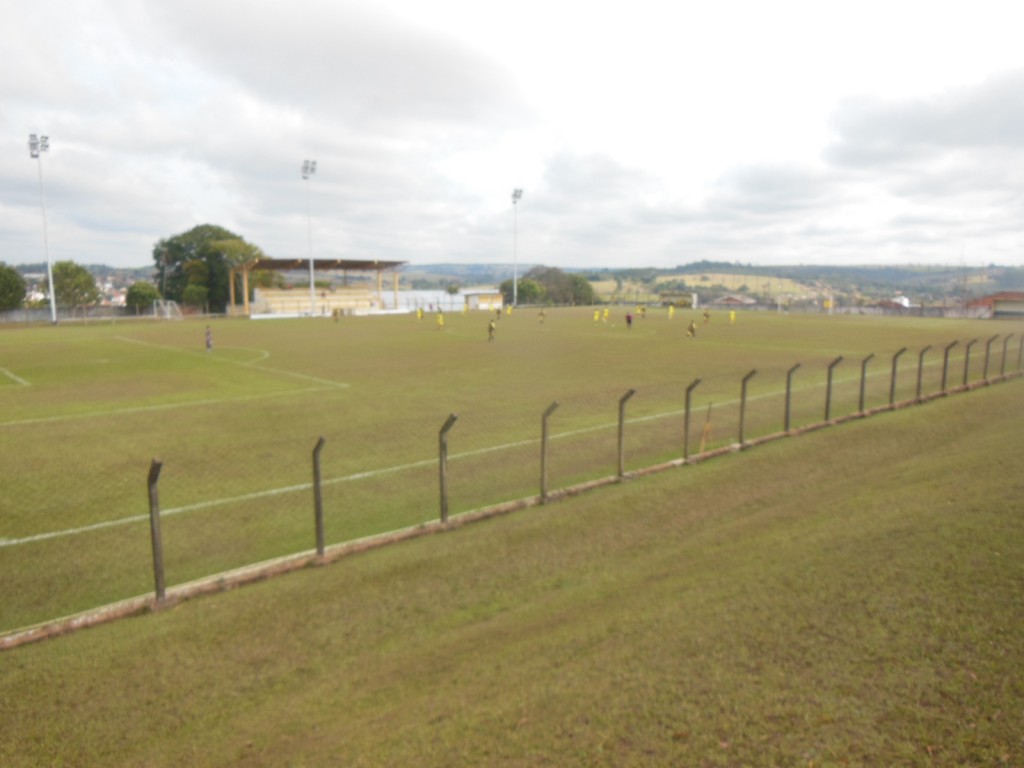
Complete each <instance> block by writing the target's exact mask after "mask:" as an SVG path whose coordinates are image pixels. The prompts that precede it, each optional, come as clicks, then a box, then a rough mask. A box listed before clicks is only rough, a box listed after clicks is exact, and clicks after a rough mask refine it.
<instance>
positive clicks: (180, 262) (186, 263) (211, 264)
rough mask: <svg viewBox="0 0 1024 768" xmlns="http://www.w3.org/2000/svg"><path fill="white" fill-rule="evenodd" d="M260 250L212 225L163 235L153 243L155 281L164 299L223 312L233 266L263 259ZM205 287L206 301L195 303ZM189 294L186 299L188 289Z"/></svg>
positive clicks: (227, 231)
mask: <svg viewBox="0 0 1024 768" xmlns="http://www.w3.org/2000/svg"><path fill="white" fill-rule="evenodd" d="M262 256H263V252H262V251H261V250H260V249H259V248H258V247H257V246H255V245H252V244H251V243H247V242H245V240H244V239H243V238H241V237H239V236H238V235H236V234H235V233H234V232H231V231H229V230H227V229H224V228H223V227H218V226H214V225H212V224H202V225H200V226H198V227H193V228H192V229H190V230H189V231H188V232H183V233H182V234H180V235H175V236H173V237H169V238H164V239H162V240H160V241H159V242H157V244H156V245H155V246H153V262H154V264H155V265H156V275H155V278H156V283H157V285H158V286H159V287H160V288H161V291H162V293H163V295H164V297H165V298H167V299H172V300H174V301H180V302H182V303H183V304H190V305H191V306H202V305H206V304H208V305H209V308H210V310H211V311H213V312H223V311H225V309H226V308H227V304H228V301H229V298H230V289H229V285H228V281H229V280H230V277H231V269H232V268H233V267H238V266H241V265H242V264H248V263H251V262H253V261H256V260H257V259H259V258H262ZM194 287H200V288H204V289H205V291H206V293H205V296H206V298H205V300H204V301H201V302H198V303H194V301H195V300H196V299H197V298H198V297H199V295H200V293H201V292H200V291H197V290H194ZM189 288H193V290H190V291H189V296H188V298H186V296H185V292H186V290H187V289H189Z"/></svg>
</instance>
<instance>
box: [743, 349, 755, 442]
mask: <svg viewBox="0 0 1024 768" xmlns="http://www.w3.org/2000/svg"><path fill="white" fill-rule="evenodd" d="M756 373H757V369H754V370H752V371H751V372H750V373H748V374H747V375H746V376H744V377H743V382H742V383H741V384H740V448H742V447H743V427H744V422H745V421H746V416H747V382H748V381H750V380H751V379H752V378H754V375H755V374H756Z"/></svg>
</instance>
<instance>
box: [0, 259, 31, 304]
mask: <svg viewBox="0 0 1024 768" xmlns="http://www.w3.org/2000/svg"><path fill="white" fill-rule="evenodd" d="M24 302H25V278H24V277H22V276H21V275H20V274H19V273H18V271H17V270H16V269H15V268H14V267H9V266H7V265H6V264H0V312H6V311H7V310H9V309H18V308H20V307H21V305H22V304H23V303H24Z"/></svg>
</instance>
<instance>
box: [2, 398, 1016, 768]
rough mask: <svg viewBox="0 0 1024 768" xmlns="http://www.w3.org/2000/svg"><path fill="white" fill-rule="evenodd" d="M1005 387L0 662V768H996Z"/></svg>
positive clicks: (1006, 488) (1001, 685)
mask: <svg viewBox="0 0 1024 768" xmlns="http://www.w3.org/2000/svg"><path fill="white" fill-rule="evenodd" d="M1022 386H1024V384H1022V382H1021V381H1020V380H1015V381H1010V382H1007V383H1005V384H1001V385H998V386H993V387H987V388H981V389H977V390H975V391H973V392H971V393H967V394H963V395H959V396H956V397H950V398H945V399H942V400H937V401H934V402H931V403H929V404H927V405H926V406H923V407H920V408H913V409H907V410H902V411H898V412H893V413H886V414H881V415H879V416H877V417H874V418H871V419H865V420H860V421H855V422H849V423H846V424H843V425H841V426H838V427H836V428H834V429H829V430H822V431H817V432H813V433H809V434H807V435H804V436H801V437H799V438H793V439H788V440H783V441H777V442H773V443H770V444H767V445H765V446H762V447H759V448H757V449H754V450H749V451H744V452H741V453H738V454H734V455H731V456H728V457H725V458H722V459H719V460H716V461H712V462H708V463H704V464H700V465H696V466H690V467H684V468H679V469H673V470H670V471H667V472H664V473H660V474H658V475H652V476H647V477H644V478H639V479H636V480H633V481H630V482H627V483H623V484H620V485H617V486H613V487H607V488H604V489H601V490H600V491H598V492H595V493H591V494H588V495H585V496H580V497H576V498H572V499H568V500H565V501H562V502H559V503H557V504H553V505H548V506H546V507H542V508H533V509H530V510H526V511H523V512H519V513H516V514H513V515H509V516H505V517H502V518H497V519H493V520H490V521H486V522H482V523H479V524H476V525H473V526H469V527H465V528H460V529H458V530H456V531H454V532H451V533H447V534H440V535H435V536H431V537H428V538H423V539H418V540H415V541H410V542H406V543H403V544H400V545H397V546H394V547H390V548H387V549H382V550H376V551H374V552H371V553H366V554H363V555H359V556H355V557H351V558H348V559H345V560H343V561H340V562H338V563H336V564H334V565H331V566H328V567H324V568H312V569H307V570H304V571H301V572H297V573H293V574H291V575H289V576H286V577H282V578H279V579H274V580H271V581H268V582H263V583H260V584H257V585H253V586H250V587H246V588H244V589H240V590H236V591H233V592H228V593H224V594H220V595H217V596H215V597H210V598H204V599H199V600H194V601H191V602H186V603H183V604H180V605H178V606H177V607H175V608H173V609H171V610H167V611H163V612H160V613H157V614H152V615H148V616H143V617H139V618H136V619H131V620H126V621H122V622H117V623H114V624H109V625H104V626H101V627H97V628H94V629H90V630H87V631H83V632H80V633H76V634H74V635H69V636H66V637H63V638H60V639H57V640H52V641H47V642H44V643H39V644H35V645H30V646H25V647H22V648H18V649H15V650H13V651H9V652H6V653H3V654H0V690H3V691H4V695H3V696H2V697H0V723H2V726H0V727H2V729H3V738H2V739H0V764H3V765H5V766H13V767H15V768H17V767H20V766H35V765H41V764H42V765H110V766H119V765H124V766H128V765H194V766H215V765H246V766H280V765H292V766H313V765H352V766H378V765H410V764H414V765H429V766H433V765H436V766H452V765H524V766H525V765H531V766H533V765H558V766H575V765H579V766H641V765H687V766H689V765H694V766H739V765H759V766H761V765H763V766H793V765H801V766H807V765H813V766H879V765H902V766H933V765H1016V764H1019V763H1020V762H1021V761H1022V760H1024V742H1022V739H1021V731H1020V727H1019V713H1020V711H1021V710H1022V706H1024V682H1022V678H1021V675H1020V670H1021V668H1022V665H1024V626H1022V619H1021V617H1022V616H1024V603H1022V598H1021V595H1022V592H1021V587H1022V585H1024V557H1022V555H1024V517H1022V516H1021V511H1022V505H1021V493H1022V490H1024V483H1022V480H1021V478H1022V477H1024V472H1022V469H1024V466H1022V463H1024V460H1022V456H1024V429H1022V427H1024V410H1022V409H1021V407H1020V403H1021V394H1022Z"/></svg>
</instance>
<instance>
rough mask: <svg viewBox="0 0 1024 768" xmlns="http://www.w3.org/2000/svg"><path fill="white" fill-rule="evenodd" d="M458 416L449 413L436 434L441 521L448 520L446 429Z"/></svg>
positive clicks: (449, 427)
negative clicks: (439, 475)
mask: <svg viewBox="0 0 1024 768" xmlns="http://www.w3.org/2000/svg"><path fill="white" fill-rule="evenodd" d="M458 418H459V417H458V416H456V415H455V414H454V413H452V414H449V416H448V419H447V420H446V421H445V423H444V426H442V427H441V431H440V432H438V434H437V441H438V453H439V455H438V467H439V469H440V473H441V522H442V523H447V522H448V430H449V429H451V428H452V426H454V424H455V421H456V419H458Z"/></svg>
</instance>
